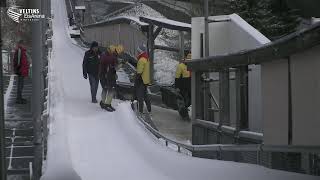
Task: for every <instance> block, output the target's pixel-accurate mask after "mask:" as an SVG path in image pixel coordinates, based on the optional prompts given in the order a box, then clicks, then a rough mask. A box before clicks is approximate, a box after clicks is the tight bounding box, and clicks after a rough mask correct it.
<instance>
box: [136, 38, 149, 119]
mask: <svg viewBox="0 0 320 180" xmlns="http://www.w3.org/2000/svg"><path fill="white" fill-rule="evenodd" d="M137 51H138V57H137V59H138V64H137V75H136V80H135V95H136V98H137V100H138V109H139V112H140V113H143V105H144V102H145V103H146V106H147V110H148V112H149V114H150V113H151V101H150V97H149V95H148V92H147V86H148V85H150V61H149V56H148V54H147V52H146V46H145V45H144V44H142V45H140V46H139V47H138V49H137Z"/></svg>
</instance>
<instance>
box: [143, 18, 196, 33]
mask: <svg viewBox="0 0 320 180" xmlns="http://www.w3.org/2000/svg"><path fill="white" fill-rule="evenodd" d="M140 21H143V22H147V23H150V22H151V23H153V24H155V25H160V26H163V27H165V28H169V29H173V30H191V24H187V23H183V22H179V21H174V20H170V19H166V18H155V17H140Z"/></svg>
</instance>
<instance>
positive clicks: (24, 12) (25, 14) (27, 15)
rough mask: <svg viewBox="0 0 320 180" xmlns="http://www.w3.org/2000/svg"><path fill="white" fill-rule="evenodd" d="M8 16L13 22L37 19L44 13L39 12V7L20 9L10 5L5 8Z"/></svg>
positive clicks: (42, 16)
mask: <svg viewBox="0 0 320 180" xmlns="http://www.w3.org/2000/svg"><path fill="white" fill-rule="evenodd" d="M7 14H8V16H9V17H10V18H11V19H12V20H13V21H15V22H17V23H20V22H21V21H38V20H39V19H43V18H45V15H43V14H40V10H39V9H20V8H18V7H10V8H8V10H7Z"/></svg>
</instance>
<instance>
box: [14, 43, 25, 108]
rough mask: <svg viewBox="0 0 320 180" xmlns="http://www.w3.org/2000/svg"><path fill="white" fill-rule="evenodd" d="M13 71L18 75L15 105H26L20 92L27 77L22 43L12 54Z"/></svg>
mask: <svg viewBox="0 0 320 180" xmlns="http://www.w3.org/2000/svg"><path fill="white" fill-rule="evenodd" d="M14 70H15V74H17V75H18V82H17V99H16V103H17V104H26V103H27V100H26V99H24V98H22V91H23V86H24V78H25V77H28V75H29V62H28V57H27V50H26V47H25V45H24V41H23V40H20V41H19V42H18V45H17V48H16V50H15V53H14Z"/></svg>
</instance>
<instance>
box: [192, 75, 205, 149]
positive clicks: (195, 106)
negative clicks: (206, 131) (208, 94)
mask: <svg viewBox="0 0 320 180" xmlns="http://www.w3.org/2000/svg"><path fill="white" fill-rule="evenodd" d="M200 82H201V73H200V72H197V71H192V74H191V104H192V121H194V120H196V119H203V118H202V115H203V113H202V111H201V110H202V108H201V107H202V102H201V86H200V84H201V83H200ZM195 129H197V126H196V125H194V124H192V144H199V137H198V136H197V134H196V132H195Z"/></svg>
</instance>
